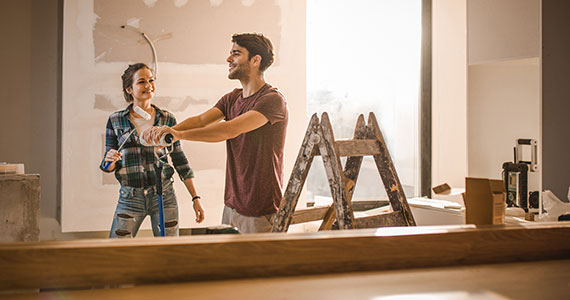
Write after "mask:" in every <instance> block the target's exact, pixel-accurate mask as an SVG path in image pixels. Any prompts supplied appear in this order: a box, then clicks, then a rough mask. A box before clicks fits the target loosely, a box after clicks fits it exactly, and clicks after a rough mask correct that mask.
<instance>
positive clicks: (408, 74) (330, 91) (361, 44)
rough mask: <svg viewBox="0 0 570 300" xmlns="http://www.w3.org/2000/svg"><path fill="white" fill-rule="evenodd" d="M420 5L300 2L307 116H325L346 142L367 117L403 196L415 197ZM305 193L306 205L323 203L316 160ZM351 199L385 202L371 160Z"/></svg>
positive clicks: (377, 0)
mask: <svg viewBox="0 0 570 300" xmlns="http://www.w3.org/2000/svg"><path fill="white" fill-rule="evenodd" d="M421 6H422V1H421V0H408V1H402V0H353V1H347V0H308V1H307V114H308V115H307V118H308V119H309V118H310V117H311V115H312V114H314V113H318V115H319V117H320V114H321V113H322V112H327V113H328V114H329V117H330V119H331V123H332V125H333V131H334V134H335V139H350V138H352V135H353V131H354V127H355V125H356V120H357V116H358V115H359V114H364V115H365V119H366V120H367V117H368V113H369V112H374V114H375V115H376V118H377V119H378V123H379V126H380V128H381V130H382V133H383V135H384V139H385V140H386V143H387V146H388V149H389V150H390V155H391V156H392V160H393V162H394V165H395V167H396V170H397V172H398V176H399V179H400V182H401V183H402V186H403V188H404V191H405V193H406V196H407V197H414V196H419V195H420V129H419V126H420V125H419V123H420V113H419V103H420V88H419V87H420V69H421V68H420V67H421V66H420V59H421V12H422V7H421ZM343 163H344V160H343ZM306 192H307V200H308V202H309V203H311V202H315V203H316V204H317V205H319V204H321V201H324V202H327V201H330V196H331V195H330V189H329V186H328V181H327V178H326V174H325V171H324V166H323V163H322V160H321V159H320V157H315V159H314V161H313V164H312V166H311V169H310V171H309V175H308V178H307V182H306ZM353 198H354V200H359V199H386V198H387V196H386V193H385V191H384V187H383V184H382V180H381V179H380V175H379V174H378V170H377V168H376V165H375V163H374V159H373V158H372V157H370V156H367V157H365V158H364V160H363V163H362V167H361V171H360V175H359V177H358V181H357V184H356V188H355V193H354V196H353Z"/></svg>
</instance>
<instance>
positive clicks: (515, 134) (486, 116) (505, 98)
mask: <svg viewBox="0 0 570 300" xmlns="http://www.w3.org/2000/svg"><path fill="white" fill-rule="evenodd" d="M539 79H540V76H539V67H538V58H527V59H522V60H512V61H504V62H498V63H489V64H479V65H473V66H470V67H469V94H468V97H469V101H468V107H467V111H468V123H467V128H468V135H467V137H468V139H467V141H468V142H467V145H468V149H469V156H468V161H469V165H468V167H469V168H468V170H469V172H468V173H469V176H472V177H484V178H494V179H501V171H502V168H501V166H502V165H503V162H507V161H513V147H514V146H515V140H516V139H517V138H531V139H536V140H539V133H540V130H539V129H540V120H539V116H540V114H539V111H540V103H539ZM524 150H526V153H528V151H529V149H528V148H527V147H525V148H524ZM538 175H539V173H538V172H529V191H536V190H538V189H539V176H538Z"/></svg>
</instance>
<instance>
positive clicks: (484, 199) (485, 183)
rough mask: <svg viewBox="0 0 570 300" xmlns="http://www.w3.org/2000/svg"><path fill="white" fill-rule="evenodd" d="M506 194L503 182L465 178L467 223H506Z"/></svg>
mask: <svg viewBox="0 0 570 300" xmlns="http://www.w3.org/2000/svg"><path fill="white" fill-rule="evenodd" d="M505 197H506V192H505V185H504V183H503V181H502V180H495V179H487V178H471V177H467V178H465V223H466V224H475V225H494V224H504V223H505V210H506V199H505Z"/></svg>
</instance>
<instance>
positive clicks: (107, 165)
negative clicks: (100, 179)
mask: <svg viewBox="0 0 570 300" xmlns="http://www.w3.org/2000/svg"><path fill="white" fill-rule="evenodd" d="M133 132H135V131H134V130H131V132H129V135H127V138H126V139H125V140H124V141H123V142H122V143H121V145H120V146H119V149H117V152H120V151H121V149H123V146H124V145H125V144H126V143H127V141H128V140H129V138H130V137H131V134H133ZM111 163H113V162H112V161H108V162H106V163H105V166H104V167H103V168H104V169H105V170H107V169H109V166H110V165H111Z"/></svg>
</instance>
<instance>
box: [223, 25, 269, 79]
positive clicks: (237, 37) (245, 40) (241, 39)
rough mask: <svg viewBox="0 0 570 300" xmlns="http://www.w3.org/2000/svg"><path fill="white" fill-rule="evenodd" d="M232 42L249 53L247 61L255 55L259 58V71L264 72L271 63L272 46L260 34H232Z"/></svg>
mask: <svg viewBox="0 0 570 300" xmlns="http://www.w3.org/2000/svg"><path fill="white" fill-rule="evenodd" d="M232 42H234V43H236V44H238V45H239V46H241V47H244V48H245V49H247V51H248V52H249V56H248V59H251V58H252V57H254V56H255V55H259V56H261V64H260V65H259V70H260V71H261V72H263V71H265V70H266V69H267V68H268V67H269V66H271V64H272V63H273V56H274V54H273V44H271V41H270V40H269V39H268V38H266V37H265V36H263V34H261V33H242V34H234V35H233V36H232Z"/></svg>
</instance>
